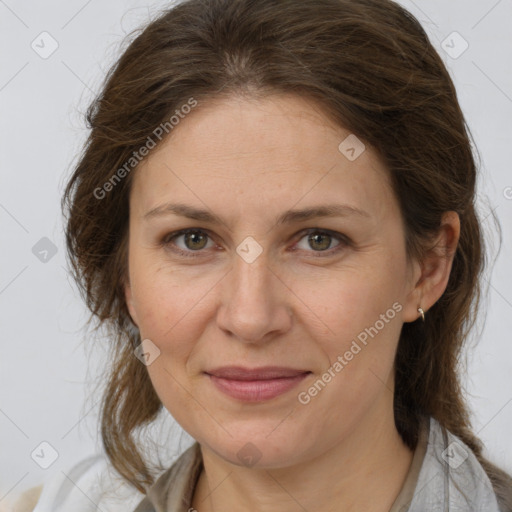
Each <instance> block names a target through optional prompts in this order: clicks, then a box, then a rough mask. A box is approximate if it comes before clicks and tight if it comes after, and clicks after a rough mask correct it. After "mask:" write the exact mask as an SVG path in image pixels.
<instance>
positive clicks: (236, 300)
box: [217, 253, 292, 343]
mask: <svg viewBox="0 0 512 512" xmlns="http://www.w3.org/2000/svg"><path fill="white" fill-rule="evenodd" d="M220 286H222V292H221V305H220V307H219V310H218V313H217V324H218V326H219V328H220V329H222V330H223V331H224V332H226V333H227V334H228V335H229V336H231V337H235V338H236V339H237V340H239V341H241V342H244V343H264V342H267V341H270V340H271V339H274V338H275V337H277V336H279V335H282V334H284V333H286V332H287V331H288V330H289V329H290V328H291V325H292V313H291V311H292V310H291V304H290V300H291V297H290V295H291V292H290V290H289V289H288V288H287V287H286V286H285V284H283V282H282V278H281V279H280V276H279V274H278V271H276V270H274V269H272V268H270V267H269V265H268V262H267V259H266V257H265V253H263V254H261V255H260V256H259V257H258V258H257V259H256V260H255V261H253V262H252V263H248V262H247V261H244V259H242V258H241V257H239V256H238V255H236V256H235V258H234V263H233V267H232V269H231V271H230V272H228V274H227V275H226V276H225V278H224V279H223V280H222V283H221V284H220Z"/></svg>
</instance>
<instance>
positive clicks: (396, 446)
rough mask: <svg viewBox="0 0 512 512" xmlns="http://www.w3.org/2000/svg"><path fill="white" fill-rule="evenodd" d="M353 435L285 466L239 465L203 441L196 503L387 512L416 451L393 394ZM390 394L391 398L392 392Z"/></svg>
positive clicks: (211, 510)
mask: <svg viewBox="0 0 512 512" xmlns="http://www.w3.org/2000/svg"><path fill="white" fill-rule="evenodd" d="M384 393H387V395H388V396H387V395H384V396H385V399H384V400H381V401H380V402H381V404H382V405H380V406H377V407H375V408H374V409H373V410H372V411H370V412H369V413H368V414H367V415H366V416H365V417H364V418H363V419H362V420H361V421H360V422H359V423H358V424H357V425H356V428H354V429H353V430H352V431H351V433H350V434H349V435H348V436H346V437H345V438H344V439H342V440H341V441H340V442H339V443H338V444H336V445H335V446H333V447H332V448H331V449H329V450H327V451H326V452H325V453H321V454H320V455H318V456H317V457H315V458H313V459H311V458H309V459H307V460H304V462H302V463H300V464H298V465H294V466H289V467H282V468H277V469H276V468H272V469H271V470H266V469H254V468H252V469H251V468H246V467H241V466H237V465H234V464H231V463H229V462H227V461H226V460H224V459H222V458H220V457H219V456H218V455H217V454H215V453H214V452H213V451H211V450H209V449H208V448H206V447H204V446H203V445H201V452H202V455H203V464H204V469H203V472H202V473H201V475H200V477H199V481H198V484H197V487H196V489H195V493H194V497H193V502H192V506H193V508H194V509H196V510H197V511H199V512H219V511H223V510H238V511H240V512H245V511H247V512H249V511H254V510H258V511H259V512H277V511H279V512H296V511H298V510H301V509H302V510H322V511H325V512H339V511H340V510H342V511H344V512H352V511H356V510H365V511H366V512H388V511H389V509H390V508H391V506H392V504H393V502H394V501H395V499H396V497H397V496H398V494H399V493H400V490H401V488H402V486H403V483H404V481H405V479H406V476H407V473H408V471H409V468H410V466H411V462H412V457H413V453H412V451H411V450H410V449H409V448H408V447H407V446H406V445H405V444H404V443H403V441H402V439H401V437H400V435H399V433H398V431H397V430H396V427H395V423H394V416H393V403H392V395H393V394H392V393H389V389H386V390H385V391H384ZM389 395H390V396H389Z"/></svg>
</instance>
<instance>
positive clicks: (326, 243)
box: [294, 228, 350, 256]
mask: <svg viewBox="0 0 512 512" xmlns="http://www.w3.org/2000/svg"><path fill="white" fill-rule="evenodd" d="M333 239H335V240H338V244H337V245H335V246H334V249H332V248H331V246H332V240H333ZM302 240H305V242H304V243H302V246H301V242H302ZM349 244H350V241H349V239H348V238H347V237H346V236H344V235H341V234H340V233H334V232H331V231H328V230H321V229H317V228H313V229H310V230H308V231H307V232H306V234H305V235H304V236H303V237H302V238H301V239H300V240H299V242H298V243H297V244H296V246H295V247H298V248H299V249H301V250H306V251H307V250H308V247H309V248H313V249H314V250H313V251H312V252H316V253H323V252H327V253H328V255H332V254H334V253H337V252H338V251H340V250H342V249H343V248H344V247H345V246H347V245H349ZM294 250H295V249H294ZM309 252H311V251H309ZM318 256H323V255H322V254H319V255H318Z"/></svg>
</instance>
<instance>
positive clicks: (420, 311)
mask: <svg viewBox="0 0 512 512" xmlns="http://www.w3.org/2000/svg"><path fill="white" fill-rule="evenodd" d="M418 312H419V314H420V315H421V318H422V320H423V321H425V313H424V312H423V309H421V308H418Z"/></svg>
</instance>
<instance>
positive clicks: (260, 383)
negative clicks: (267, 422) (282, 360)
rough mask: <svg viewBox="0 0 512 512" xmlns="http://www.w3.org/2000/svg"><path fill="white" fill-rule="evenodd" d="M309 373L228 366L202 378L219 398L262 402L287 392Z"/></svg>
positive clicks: (210, 371) (282, 368) (273, 368)
mask: <svg viewBox="0 0 512 512" xmlns="http://www.w3.org/2000/svg"><path fill="white" fill-rule="evenodd" d="M310 373H311V372H310V371H308V370H297V369H293V368H284V367H275V366H274V367H270V366H267V367H263V368H243V367H239V366H236V367H235V366H229V367H222V368H217V369H215V370H209V371H207V372H205V374H206V375H207V376H208V377H209V379H210V381H211V382H212V383H213V384H214V386H215V387H216V388H217V389H218V390H219V391H221V392H222V393H223V394H225V395H227V396H229V397H231V398H234V399H236V400H241V401H244V402H263V401H266V400H271V399H272V398H275V397H277V396H279V395H282V394H284V393H286V392H287V391H290V390H291V389H292V388H294V387H295V386H297V385H298V384H299V383H300V382H302V381H303V380H304V379H305V378H306V377H307V376H308V375H309V374H310Z"/></svg>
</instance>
